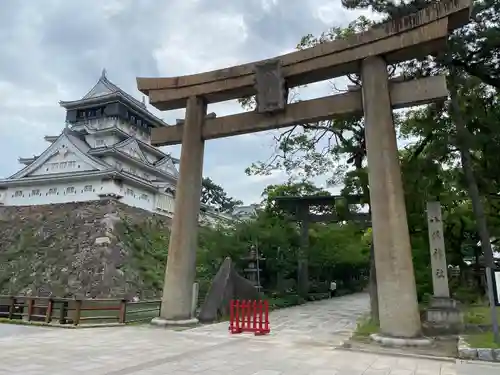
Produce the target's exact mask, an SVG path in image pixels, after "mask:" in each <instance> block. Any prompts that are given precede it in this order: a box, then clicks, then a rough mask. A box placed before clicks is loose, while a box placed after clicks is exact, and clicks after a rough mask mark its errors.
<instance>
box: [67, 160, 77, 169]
mask: <svg viewBox="0 0 500 375" xmlns="http://www.w3.org/2000/svg"><path fill="white" fill-rule="evenodd" d="M75 166H76V161H68V168H75Z"/></svg>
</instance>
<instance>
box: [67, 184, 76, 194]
mask: <svg viewBox="0 0 500 375" xmlns="http://www.w3.org/2000/svg"><path fill="white" fill-rule="evenodd" d="M74 193H75V187H74V186H68V187H67V188H66V194H74Z"/></svg>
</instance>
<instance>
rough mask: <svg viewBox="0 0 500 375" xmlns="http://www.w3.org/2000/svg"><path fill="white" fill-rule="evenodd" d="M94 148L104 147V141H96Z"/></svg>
mask: <svg viewBox="0 0 500 375" xmlns="http://www.w3.org/2000/svg"><path fill="white" fill-rule="evenodd" d="M95 146H96V147H99V146H104V139H96V141H95Z"/></svg>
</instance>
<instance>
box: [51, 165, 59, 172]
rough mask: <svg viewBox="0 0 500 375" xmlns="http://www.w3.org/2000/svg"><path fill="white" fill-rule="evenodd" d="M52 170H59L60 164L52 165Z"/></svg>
mask: <svg viewBox="0 0 500 375" xmlns="http://www.w3.org/2000/svg"><path fill="white" fill-rule="evenodd" d="M50 168H51V169H52V170H53V171H55V170H56V169H58V168H59V163H52V164H51V165H50Z"/></svg>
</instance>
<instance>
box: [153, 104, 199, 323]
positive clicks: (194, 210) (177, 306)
mask: <svg viewBox="0 0 500 375" xmlns="http://www.w3.org/2000/svg"><path fill="white" fill-rule="evenodd" d="M206 112H207V106H206V103H205V101H204V99H203V98H200V97H190V98H189V99H188V102H187V106H186V122H185V124H184V128H183V133H182V148H181V160H180V168H179V169H180V171H179V180H178V182H177V190H176V199H175V213H174V218H173V222H172V230H171V234H170V243H169V247H168V259H167V269H166V271H165V283H164V286H163V297H162V304H161V311H160V317H159V318H155V319H153V321H152V323H153V324H156V325H169V324H176V325H179V324H181V325H182V324H192V323H196V321H197V320H196V319H195V318H194V317H193V315H192V314H193V311H192V294H193V283H194V280H195V276H196V250H197V247H198V228H197V227H198V215H199V212H200V195H201V183H202V172H203V152H204V141H203V139H202V128H203V124H204V122H205V116H206Z"/></svg>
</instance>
